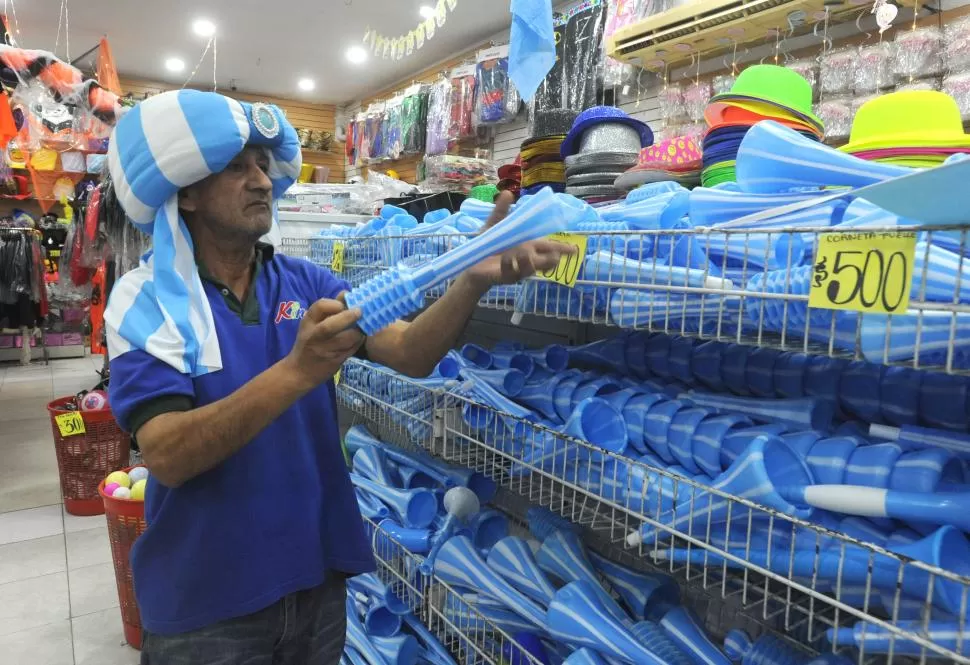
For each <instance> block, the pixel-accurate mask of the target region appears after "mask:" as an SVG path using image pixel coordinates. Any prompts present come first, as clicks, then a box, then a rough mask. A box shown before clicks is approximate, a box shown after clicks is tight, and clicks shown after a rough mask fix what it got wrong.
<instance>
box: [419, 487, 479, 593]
mask: <svg viewBox="0 0 970 665" xmlns="http://www.w3.org/2000/svg"><path fill="white" fill-rule="evenodd" d="M444 504H445V511H446V512H447V513H448V519H446V520H445V523H444V526H442V527H441V529H439V530H438V532H437V533H435V535H434V538H433V539H432V544H431V549H430V551H429V552H428V556H427V557H425V560H424V561H423V562H421V565H420V567H419V568H420V570H421V572H422V573H424V574H425V575H430V574H431V573H432V572H434V562H435V558H437V556H438V552H439V551H440V550H441V547H442V546H443V545H444V544H445V541H447V540H448V539H449V538H451V537H452V535H454V533H455V529H456V528H457V527H458V525H459V523H461V522H464V521H465V520H467V519H468V518H470V517H471V516H472V515H474V514H475V513H477V512H478V511H479V510H481V508H482V506H481V504H480V503H479V501H478V497H477V496H475V493H474V492H472V491H471V490H470V489H468V488H467V487H452V488H451V489H450V490H448V491H447V492H445V500H444Z"/></svg>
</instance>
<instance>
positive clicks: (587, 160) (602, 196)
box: [561, 106, 653, 203]
mask: <svg viewBox="0 0 970 665" xmlns="http://www.w3.org/2000/svg"><path fill="white" fill-rule="evenodd" d="M652 144H653V132H652V131H650V128H649V127H648V126H647V125H646V124H645V123H643V122H641V121H640V120H637V119H636V118H631V117H630V116H629V115H627V114H626V113H624V112H623V111H621V110H620V109H618V108H616V107H615V106H594V107H592V108H589V109H586V110H585V111H583V112H582V113H580V114H579V115H578V116H576V121H575V122H574V123H573V126H572V128H571V129H570V130H569V134H568V135H567V136H566V140H564V141H563V143H562V149H561V154H562V157H563V159H564V160H565V164H566V193H567V194H572V195H573V196H575V197H577V198H580V199H583V200H585V201H587V202H588V203H602V202H606V201H615V200H616V199H618V198H622V197H623V192H622V191H621V190H619V189H617V188H616V186H615V184H614V183H615V182H616V179H617V178H619V177H620V176H621V175H623V173H624V171H626V170H627V169H629V168H630V167H632V166H634V165H636V163H637V160H638V159H639V156H640V151H641V150H643V148H646V147H649V146H650V145H652Z"/></svg>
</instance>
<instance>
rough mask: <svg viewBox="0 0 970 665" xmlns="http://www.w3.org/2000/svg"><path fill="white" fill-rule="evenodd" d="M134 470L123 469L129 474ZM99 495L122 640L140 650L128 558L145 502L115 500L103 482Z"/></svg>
mask: <svg viewBox="0 0 970 665" xmlns="http://www.w3.org/2000/svg"><path fill="white" fill-rule="evenodd" d="M133 468H134V467H126V468H125V469H123V470H124V471H126V472H127V471H131V469H133ZM98 494H99V495H101V501H102V502H103V505H104V516H105V518H106V519H107V520H108V540H109V541H110V542H111V559H112V561H113V562H114V567H115V585H116V586H117V587H118V605H119V606H120V607H121V623H122V625H123V626H124V630H125V641H126V642H128V644H130V645H131V646H133V647H134V648H136V649H141V615H140V614H139V613H138V601H136V600H135V583H134V580H133V579H132V576H131V564H130V563H129V555H130V554H131V547H132V545H134V544H135V541H136V540H138V536H140V535H141V534H143V533H145V529H146V528H147V527H148V525H147V524H146V522H145V502H144V501H133V500H132V499H115V498H114V497H110V496H108V495H107V494H105V493H104V480H102V481H101V482H100V483H98Z"/></svg>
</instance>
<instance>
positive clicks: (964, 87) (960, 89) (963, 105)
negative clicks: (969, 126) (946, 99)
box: [943, 72, 970, 121]
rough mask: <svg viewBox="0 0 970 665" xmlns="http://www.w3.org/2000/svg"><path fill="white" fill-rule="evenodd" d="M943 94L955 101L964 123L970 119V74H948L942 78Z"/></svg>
mask: <svg viewBox="0 0 970 665" xmlns="http://www.w3.org/2000/svg"><path fill="white" fill-rule="evenodd" d="M943 92H945V93H946V94H948V95H950V96H951V97H953V99H955V100H956V102H957V106H959V107H960V115H961V116H963V119H964V121H966V120H967V119H970V72H961V73H959V74H950V75H949V76H947V77H946V78H944V79H943Z"/></svg>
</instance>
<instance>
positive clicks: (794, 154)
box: [735, 120, 913, 194]
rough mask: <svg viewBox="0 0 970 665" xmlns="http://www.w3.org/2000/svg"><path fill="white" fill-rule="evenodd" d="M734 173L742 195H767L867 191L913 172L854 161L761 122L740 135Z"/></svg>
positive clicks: (860, 160)
mask: <svg viewBox="0 0 970 665" xmlns="http://www.w3.org/2000/svg"><path fill="white" fill-rule="evenodd" d="M735 170H736V172H737V178H738V184H739V185H741V189H742V190H743V191H745V192H753V193H765V194H770V193H775V192H785V191H790V190H793V189H799V188H806V187H829V186H840V187H865V186H866V185H872V184H875V183H877V182H882V181H883V180H889V179H891V178H898V177H900V176H904V175H908V174H910V173H912V172H913V171H912V169H908V168H904V167H902V166H894V165H892V164H884V163H881V162H868V161H866V160H864V159H860V158H858V157H853V156H852V155H849V154H847V153H844V152H840V151H838V150H836V149H835V148H830V147H828V146H826V145H824V144H822V143H819V142H817V141H813V140H811V139H809V138H806V137H804V136H802V135H801V134H799V133H798V132H796V131H795V130H793V129H789V128H787V127H784V126H782V125H780V124H778V123H777V122H773V121H771V120H763V121H762V122H759V123H758V124H756V125H754V126H753V127H752V128H751V129H749V130H748V132H747V133H746V134H745V135H744V138H743V139H742V140H741V146H740V147H739V148H738V156H737V164H736V166H735Z"/></svg>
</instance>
